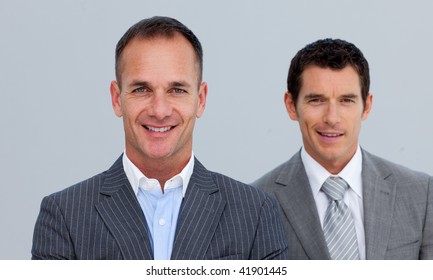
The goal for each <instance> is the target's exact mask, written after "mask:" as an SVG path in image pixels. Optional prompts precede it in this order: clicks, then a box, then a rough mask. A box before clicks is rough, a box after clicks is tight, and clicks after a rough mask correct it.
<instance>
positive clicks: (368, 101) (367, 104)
mask: <svg viewBox="0 0 433 280" xmlns="http://www.w3.org/2000/svg"><path fill="white" fill-rule="evenodd" d="M371 106H373V95H372V94H371V93H368V95H367V99H366V100H365V106H364V112H362V120H363V121H364V120H366V119H367V117H368V114H369V113H370V111H371Z"/></svg>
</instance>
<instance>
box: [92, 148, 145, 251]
mask: <svg viewBox="0 0 433 280" xmlns="http://www.w3.org/2000/svg"><path fill="white" fill-rule="evenodd" d="M100 194H101V198H100V200H99V202H97V203H96V204H95V208H96V210H97V212H98V213H99V215H100V216H101V218H102V220H103V221H104V223H105V225H106V227H107V228H108V230H109V232H110V233H111V234H112V235H113V238H114V239H115V241H116V242H117V244H118V246H119V248H120V251H121V253H122V255H123V257H124V258H125V259H153V254H152V247H151V244H150V240H149V231H148V229H147V226H146V220H145V218H144V214H143V211H142V210H141V207H140V205H139V203H138V200H137V197H136V196H135V194H134V192H133V190H132V187H131V185H130V184H129V181H128V178H127V177H126V174H125V172H124V170H123V165H122V157H119V159H117V161H116V162H115V163H114V164H113V166H111V167H110V169H109V170H107V171H106V172H105V177H104V181H103V182H102V186H101V191H100Z"/></svg>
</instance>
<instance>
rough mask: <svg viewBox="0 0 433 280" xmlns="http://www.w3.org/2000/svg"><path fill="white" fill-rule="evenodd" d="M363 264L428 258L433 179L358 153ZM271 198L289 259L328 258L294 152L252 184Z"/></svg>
mask: <svg viewBox="0 0 433 280" xmlns="http://www.w3.org/2000/svg"><path fill="white" fill-rule="evenodd" d="M362 157H363V164H362V180H363V201H364V202H363V203H364V229H365V239H366V240H365V243H366V258H367V259H379V260H380V259H433V178H432V177H430V176H428V175H426V174H423V173H420V172H415V171H412V170H409V169H407V168H405V167H402V166H399V165H396V164H394V163H391V162H389V161H386V160H384V159H381V158H379V157H376V156H374V155H371V154H369V153H368V152H366V151H364V150H363V151H362ZM253 185H254V186H257V187H259V188H261V189H263V190H265V191H267V192H270V193H273V194H274V195H275V196H276V197H277V199H278V202H279V206H280V213H281V216H282V219H283V224H284V228H285V231H286V234H287V238H288V242H289V259H330V256H329V252H328V248H327V245H326V242H325V238H324V236H323V231H322V227H321V225H320V221H319V216H318V213H317V208H316V204H315V202H314V198H313V194H312V191H311V187H310V184H309V181H308V178H307V174H306V173H305V168H304V166H303V164H302V160H301V155H300V153H297V154H295V155H294V156H293V157H292V158H291V159H290V160H289V161H287V162H286V163H284V164H282V165H280V166H278V167H277V168H275V169H274V170H272V171H271V172H269V173H267V174H266V175H264V176H263V177H261V178H260V179H259V180H257V181H256V182H254V183H253Z"/></svg>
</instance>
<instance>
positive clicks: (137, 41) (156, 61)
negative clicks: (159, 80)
mask: <svg viewBox="0 0 433 280" xmlns="http://www.w3.org/2000/svg"><path fill="white" fill-rule="evenodd" d="M174 68H176V69H174ZM150 70H152V71H160V72H161V71H162V70H165V72H169V71H170V70H183V72H188V71H189V72H193V73H192V74H197V73H196V72H198V60H197V58H196V55H195V52H194V49H193V47H192V45H191V43H190V42H189V41H188V40H187V39H185V38H184V37H183V36H182V35H180V34H176V35H174V36H173V37H170V38H167V37H161V36H158V37H155V38H146V39H141V38H134V39H132V40H131V41H130V42H129V43H128V44H127V45H126V47H125V49H124V51H123V52H122V54H121V57H120V74H121V76H125V75H130V74H131V72H137V71H150ZM161 74H163V73H162V72H161Z"/></svg>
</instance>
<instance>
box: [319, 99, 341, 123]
mask: <svg viewBox="0 0 433 280" xmlns="http://www.w3.org/2000/svg"><path fill="white" fill-rule="evenodd" d="M325 110H326V111H325V113H324V119H323V121H324V122H325V123H326V124H329V125H330V126H334V125H336V124H338V123H339V122H340V114H339V110H338V106H337V104H336V102H330V103H329V104H328V106H327V107H326V109H325Z"/></svg>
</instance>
